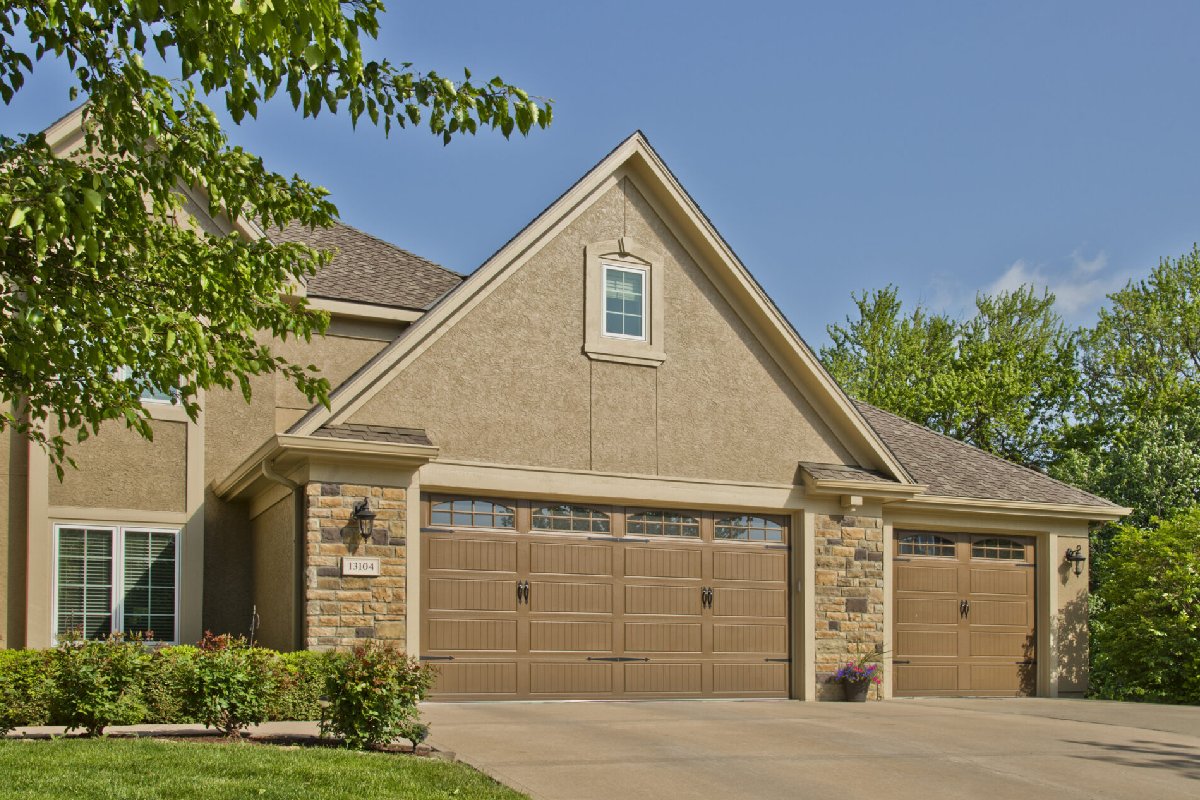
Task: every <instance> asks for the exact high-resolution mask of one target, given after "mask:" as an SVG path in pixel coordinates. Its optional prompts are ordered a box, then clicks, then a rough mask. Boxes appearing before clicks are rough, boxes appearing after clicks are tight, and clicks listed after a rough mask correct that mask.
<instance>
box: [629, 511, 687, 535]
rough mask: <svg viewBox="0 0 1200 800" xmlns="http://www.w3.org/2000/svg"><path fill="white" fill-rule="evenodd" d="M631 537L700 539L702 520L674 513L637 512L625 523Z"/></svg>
mask: <svg viewBox="0 0 1200 800" xmlns="http://www.w3.org/2000/svg"><path fill="white" fill-rule="evenodd" d="M625 532H626V534H628V535H630V536H677V537H681V538H687V539H699V538H700V518H699V517H696V516H692V515H690V514H680V513H678V512H674V511H636V512H633V513H631V514H629V516H628V517H626V521H625Z"/></svg>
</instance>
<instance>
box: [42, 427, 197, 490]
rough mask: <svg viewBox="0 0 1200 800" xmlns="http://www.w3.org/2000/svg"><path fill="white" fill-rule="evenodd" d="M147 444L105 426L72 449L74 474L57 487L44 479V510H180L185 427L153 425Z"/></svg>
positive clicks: (184, 478)
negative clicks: (47, 503) (47, 489)
mask: <svg viewBox="0 0 1200 800" xmlns="http://www.w3.org/2000/svg"><path fill="white" fill-rule="evenodd" d="M152 424H153V428H154V441H153V442H149V441H146V440H145V439H143V438H142V437H141V436H139V435H138V434H137V433H135V432H133V431H131V430H128V429H126V428H125V427H123V426H122V425H120V423H117V422H109V423H108V424H106V425H104V426H102V427H101V429H100V433H99V434H98V435H96V436H93V437H92V438H90V439H88V440H86V441H84V442H81V443H79V444H75V445H72V446H71V448H70V453H69V454H70V456H71V457H72V458H74V459H75V464H76V466H77V467H78V469H71V468H69V467H68V468H67V469H66V474H65V475H64V476H63V480H62V482H61V483H60V482H59V481H58V480H57V479H56V478H55V477H54V476H53V475H51V476H50V505H52V506H88V507H93V508H136V509H141V510H145V511H179V512H181V511H184V510H185V508H186V501H187V497H186V490H187V425H185V424H184V423H181V422H171V421H167V420H154V422H153V423H152Z"/></svg>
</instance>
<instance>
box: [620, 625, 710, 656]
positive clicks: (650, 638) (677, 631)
mask: <svg viewBox="0 0 1200 800" xmlns="http://www.w3.org/2000/svg"><path fill="white" fill-rule="evenodd" d="M701 641H702V637H701V625H700V623H699V622H626V623H625V650H626V651H627V652H635V653H699V652H700V649H701Z"/></svg>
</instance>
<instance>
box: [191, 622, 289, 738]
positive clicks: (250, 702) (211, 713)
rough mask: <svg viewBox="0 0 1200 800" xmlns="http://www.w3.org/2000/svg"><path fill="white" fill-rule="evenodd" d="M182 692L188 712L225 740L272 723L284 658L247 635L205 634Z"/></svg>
mask: <svg viewBox="0 0 1200 800" xmlns="http://www.w3.org/2000/svg"><path fill="white" fill-rule="evenodd" d="M194 664H195V666H194V669H193V670H192V671H191V673H190V675H189V677H188V679H187V685H186V686H185V687H184V691H183V710H184V713H185V714H187V715H189V716H190V717H192V718H193V719H195V720H196V721H198V722H203V723H204V724H205V725H206V726H209V727H213V728H216V729H217V730H219V731H221V732H222V733H224V734H225V735H226V736H234V735H236V734H237V733H238V732H239V731H241V730H243V729H244V728H247V727H249V726H250V725H253V724H255V723H259V722H263V721H264V720H266V718H267V710H268V706H269V703H270V701H271V698H272V696H273V695H274V693H275V691H276V687H277V686H278V682H279V673H280V662H279V654H278V653H276V652H274V651H271V650H263V649H260V648H257V647H251V646H250V645H249V643H248V642H247V641H246V639H245V637H242V636H231V635H228V634H223V635H221V636H213V635H212V634H211V633H205V634H204V638H203V639H202V640H201V641H200V646H199V648H198V650H197V651H196V654H195V661H194Z"/></svg>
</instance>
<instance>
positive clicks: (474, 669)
mask: <svg viewBox="0 0 1200 800" xmlns="http://www.w3.org/2000/svg"><path fill="white" fill-rule="evenodd" d="M435 670H436V672H437V680H436V682H435V683H434V691H436V692H437V693H439V694H471V695H498V696H499V695H516V693H517V665H516V662H514V661H495V662H481V661H463V662H446V663H441V664H437V665H436V666H435Z"/></svg>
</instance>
